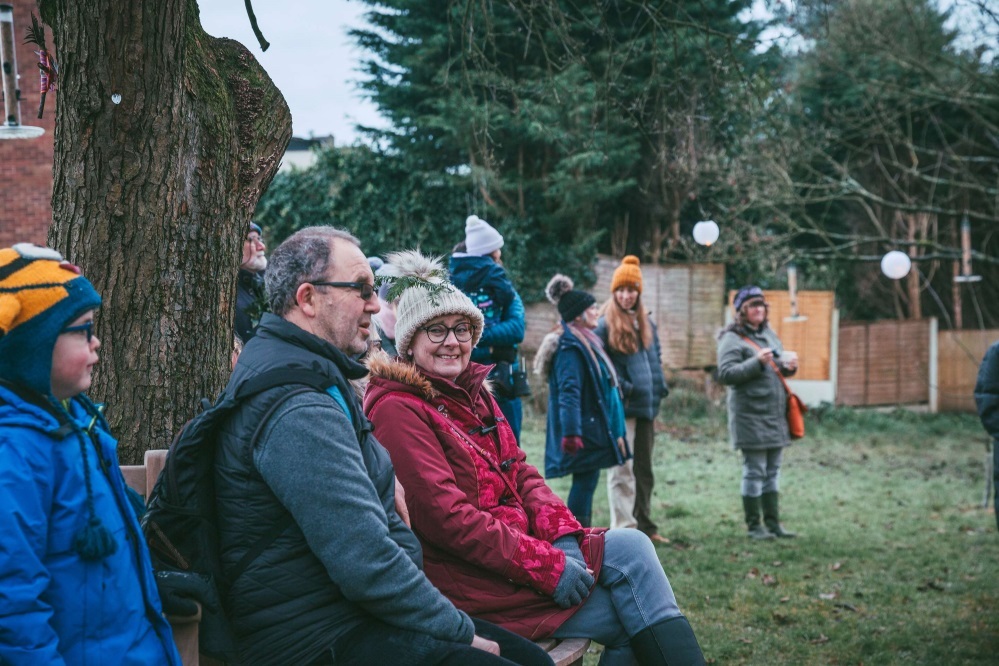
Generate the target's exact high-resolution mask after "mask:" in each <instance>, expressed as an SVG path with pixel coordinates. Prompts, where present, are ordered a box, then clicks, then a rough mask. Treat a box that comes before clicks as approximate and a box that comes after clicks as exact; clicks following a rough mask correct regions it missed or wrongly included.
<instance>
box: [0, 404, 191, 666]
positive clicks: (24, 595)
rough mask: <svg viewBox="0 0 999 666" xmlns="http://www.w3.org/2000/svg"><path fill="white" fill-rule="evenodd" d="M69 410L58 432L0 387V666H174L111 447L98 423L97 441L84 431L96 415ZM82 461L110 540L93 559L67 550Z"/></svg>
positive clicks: (76, 407) (82, 499)
mask: <svg viewBox="0 0 999 666" xmlns="http://www.w3.org/2000/svg"><path fill="white" fill-rule="evenodd" d="M51 409H53V410H54V408H51ZM70 413H71V416H72V419H73V420H72V423H71V424H69V425H67V426H66V427H64V428H62V429H61V430H60V424H59V422H58V421H57V419H56V417H55V416H54V415H53V413H50V412H49V411H47V410H46V409H43V408H41V407H38V406H36V405H34V404H30V403H28V402H26V401H25V400H23V399H22V398H21V397H19V396H18V395H17V394H15V393H14V392H12V391H11V390H8V389H7V388H6V387H2V386H0V663H2V664H5V665H8V664H9V665H12V666H14V665H20V664H25V665H28V664H30V665H32V666H34V665H36V664H63V663H66V664H74V665H75V664H115V665H118V664H134V665H139V664H142V665H147V664H157V665H158V664H171V665H176V666H179V665H180V657H179V656H178V655H177V650H176V648H175V647H174V642H173V636H172V634H171V631H170V625H169V624H167V621H166V620H165V619H164V618H163V615H162V609H161V606H160V598H159V594H158V593H157V591H156V584H155V581H154V579H153V573H152V567H151V566H150V563H149V553H148V551H147V550H146V544H145V541H144V540H143V539H142V533H141V532H140V530H139V523H138V521H137V519H136V517H135V514H134V512H133V510H132V508H131V506H130V504H129V501H128V498H127V496H126V494H125V481H124V479H123V478H122V475H121V471H120V470H119V469H118V458H117V455H116V453H115V449H116V447H117V442H116V441H115V440H114V438H113V437H111V435H110V434H108V432H107V423H106V422H105V421H104V419H103V418H102V417H100V416H97V420H96V425H95V430H96V432H97V437H96V440H97V443H96V444H95V443H94V442H93V440H92V439H91V438H90V437H89V436H88V435H86V434H85V429H86V427H87V425H88V424H89V423H91V421H92V420H93V419H94V415H96V414H97V412H96V410H95V409H94V407H93V404H92V403H90V401H89V400H87V399H86V398H83V397H78V398H74V399H73V401H72V403H71V404H70ZM78 433H80V434H82V435H83V437H84V442H85V445H86V447H87V458H86V463H85V461H84V458H83V454H82V453H81V451H80V440H79V437H78ZM98 446H99V448H100V452H99V455H100V460H98V451H97V447H98ZM84 464H86V465H87V466H88V468H89V470H90V483H91V488H92V495H93V502H94V508H95V510H96V513H97V515H98V516H99V517H100V520H101V521H102V522H103V524H104V525H105V526H106V527H107V528H108V529H109V530H110V531H111V533H112V535H113V536H114V539H115V542H116V543H117V549H116V550H115V552H114V553H112V554H111V555H109V556H107V557H106V558H105V559H102V560H97V561H94V562H87V561H84V560H82V559H81V558H80V556H79V555H78V554H77V553H76V551H75V550H74V549H73V538H74V537H75V536H76V534H77V533H78V532H79V531H80V528H81V527H83V526H84V524H85V523H86V522H87V519H88V515H89V514H88V509H87V490H86V482H85V480H84V471H83V470H84ZM102 467H103V470H102ZM104 470H106V471H104Z"/></svg>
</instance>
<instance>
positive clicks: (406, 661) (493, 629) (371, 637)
mask: <svg viewBox="0 0 999 666" xmlns="http://www.w3.org/2000/svg"><path fill="white" fill-rule="evenodd" d="M472 622H473V623H474V624H475V633H476V634H478V635H479V636H481V637H482V638H488V639H489V640H491V641H496V642H497V643H499V646H500V656H499V657H497V656H494V655H491V654H489V653H488V652H483V651H482V650H479V649H478V648H473V647H472V646H471V645H470V644H468V643H456V642H453V641H445V640H441V639H438V638H433V637H431V636H428V635H427V634H421V633H417V632H415V631H409V630H408V629H400V628H399V627H393V626H391V625H388V624H385V623H384V622H380V621H378V620H375V619H371V620H370V621H367V622H364V623H363V624H361V625H359V626H357V627H355V628H354V629H351V630H350V631H348V632H347V633H346V634H344V635H343V636H341V637H340V638H338V639H337V641H336V643H335V644H334V645H333V648H332V649H331V650H330V651H329V652H328V653H326V654H324V655H322V656H321V657H320V658H319V659H317V660H316V661H314V662H312V664H311V665H310V666H324V665H326V664H336V665H337V666H340V665H341V664H357V665H358V666H369V665H370V664H392V666H423V665H426V666H431V665H432V664H439V665H441V666H464V665H465V664H484V665H485V666H513V665H515V664H519V665H520V666H552V660H551V657H549V656H548V653H547V652H545V651H544V650H542V649H541V648H540V647H538V646H537V645H535V644H534V643H532V642H531V641H529V640H527V639H526V638H521V637H520V636H518V635H516V634H514V633H512V632H509V631H507V630H506V629H502V628H500V627H497V626H496V625H494V624H490V623H488V622H485V621H483V620H476V619H474V618H473V619H472Z"/></svg>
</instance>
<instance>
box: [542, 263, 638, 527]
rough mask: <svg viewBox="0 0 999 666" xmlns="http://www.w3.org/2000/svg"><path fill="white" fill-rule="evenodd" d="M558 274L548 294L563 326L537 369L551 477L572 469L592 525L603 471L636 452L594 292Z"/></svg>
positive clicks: (579, 502) (578, 499) (575, 497)
mask: <svg viewBox="0 0 999 666" xmlns="http://www.w3.org/2000/svg"><path fill="white" fill-rule="evenodd" d="M572 287H573V284H572V280H570V279H569V278H567V277H565V276H564V275H556V276H555V277H553V278H552V279H551V281H550V282H549V283H548V287H547V289H546V294H547V295H548V298H549V300H551V301H552V302H553V303H555V304H556V305H557V306H558V311H559V315H560V316H561V317H562V325H561V329H560V330H559V331H556V332H555V333H550V334H549V335H548V336H547V337H546V338H545V340H544V342H542V344H541V349H539V350H538V354H537V356H536V357H535V372H538V374H541V375H543V376H544V375H547V377H548V428H547V438H546V446H545V476H547V477H549V478H552V477H559V476H565V475H566V474H572V488H571V490H570V491H569V498H568V500H567V502H566V504H568V506H569V509H570V510H572V512H573V514H575V516H576V519H577V520H579V522H580V523H582V524H583V526H584V527H589V526H590V522H591V519H592V513H593V494H594V492H595V491H596V487H597V483H598V482H599V481H600V470H601V469H604V468H605V467H612V466H614V465H620V464H622V463H624V461H626V460H628V459H629V458H630V457H631V454H630V452H629V451H628V445H627V443H626V442H625V427H624V404H623V402H622V399H621V389H620V388H619V387H618V379H617V374H616V373H615V371H614V364H613V362H612V361H611V360H610V358H609V357H608V356H607V353H606V352H605V351H604V347H603V343H602V342H601V341H600V338H599V337H597V335H596V334H595V333H594V332H593V329H594V328H596V326H597V319H598V317H599V312H598V310H597V306H596V301H595V299H594V298H593V296H591V295H590V294H588V293H586V292H584V291H578V290H575V289H573V288H572Z"/></svg>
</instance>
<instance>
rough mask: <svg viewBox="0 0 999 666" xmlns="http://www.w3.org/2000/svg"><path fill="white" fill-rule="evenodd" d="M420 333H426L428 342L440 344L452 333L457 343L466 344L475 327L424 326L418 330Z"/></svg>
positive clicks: (467, 325) (466, 325)
mask: <svg viewBox="0 0 999 666" xmlns="http://www.w3.org/2000/svg"><path fill="white" fill-rule="evenodd" d="M420 330H421V331H426V332H427V337H428V338H430V342H433V343H441V342H444V341H445V340H447V336H448V335H450V334H451V333H452V332H453V333H454V337H455V339H456V340H457V341H458V342H468V341H469V340H471V339H472V335H473V334H474V333H475V327H474V326H472V325H471V324H466V323H461V324H458V325H457V326H451V327H448V326H445V325H444V324H434V325H433V326H424V327H423V328H421V329H420Z"/></svg>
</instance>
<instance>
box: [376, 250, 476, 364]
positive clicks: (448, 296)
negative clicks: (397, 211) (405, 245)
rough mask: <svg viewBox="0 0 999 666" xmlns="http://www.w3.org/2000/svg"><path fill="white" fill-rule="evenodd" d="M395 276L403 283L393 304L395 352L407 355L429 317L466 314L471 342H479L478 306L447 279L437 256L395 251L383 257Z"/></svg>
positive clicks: (412, 251) (410, 251)
mask: <svg viewBox="0 0 999 666" xmlns="http://www.w3.org/2000/svg"><path fill="white" fill-rule="evenodd" d="M386 259H387V260H388V263H389V264H391V265H392V266H393V267H394V269H395V273H396V276H397V277H396V279H397V280H400V281H402V282H403V284H407V283H408V284H407V286H406V287H405V289H404V290H403V292H402V294H400V295H399V301H398V303H397V304H396V322H395V346H396V349H397V350H399V356H403V357H404V356H408V354H409V343H410V342H412V340H413V336H414V335H415V334H416V332H417V331H418V330H419V329H420V327H421V326H425V325H426V323H427V322H428V321H430V320H431V319H436V318H437V317H440V316H443V315H452V314H461V315H465V316H466V317H468V319H469V321H471V323H472V325H473V326H474V327H475V331H474V333H473V334H472V346H473V347H474V346H475V345H477V344H478V343H479V338H480V337H482V327H483V326H484V324H485V321H484V320H483V318H482V313H481V312H480V311H479V308H477V307H475V304H474V303H472V300H471V299H470V298H469V297H468V296H466V295H465V294H464V293H462V291H461V290H460V289H458V288H457V287H455V286H454V285H453V284H451V283H450V282H448V280H447V277H446V276H447V271H446V270H445V268H444V265H443V264H442V263H441V260H440V259H439V258H436V257H426V256H424V255H422V254H421V253H420V252H419V251H418V250H406V251H405V252H395V253H393V254H390V255H388V256H387V257H386Z"/></svg>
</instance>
